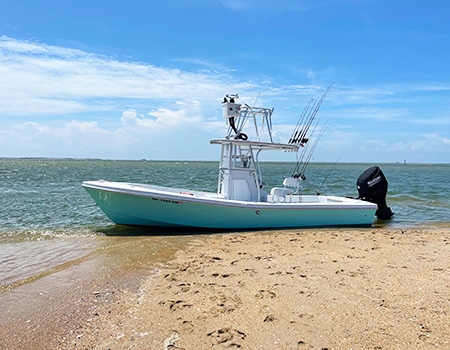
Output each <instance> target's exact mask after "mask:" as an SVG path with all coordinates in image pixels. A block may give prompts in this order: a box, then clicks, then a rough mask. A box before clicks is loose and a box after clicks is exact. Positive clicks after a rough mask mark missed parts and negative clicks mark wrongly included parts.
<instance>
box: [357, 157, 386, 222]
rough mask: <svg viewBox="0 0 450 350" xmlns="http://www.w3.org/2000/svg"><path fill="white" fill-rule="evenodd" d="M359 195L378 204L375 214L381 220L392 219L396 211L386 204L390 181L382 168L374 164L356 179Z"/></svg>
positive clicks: (360, 197)
mask: <svg viewBox="0 0 450 350" xmlns="http://www.w3.org/2000/svg"><path fill="white" fill-rule="evenodd" d="M356 186H357V188H358V193H359V197H358V199H362V200H365V201H368V202H371V203H375V204H376V205H378V209H377V211H376V212H375V215H376V216H377V218H378V219H380V220H388V219H390V218H391V217H392V216H393V215H394V213H393V212H392V210H391V208H389V207H388V206H387V204H386V194H387V190H388V182H387V180H386V177H385V176H384V174H383V172H382V171H381V169H380V168H379V167H377V166H373V167H371V168H369V169H367V170H366V171H364V172H363V173H362V174H361V175H360V176H359V178H358V180H357V181H356Z"/></svg>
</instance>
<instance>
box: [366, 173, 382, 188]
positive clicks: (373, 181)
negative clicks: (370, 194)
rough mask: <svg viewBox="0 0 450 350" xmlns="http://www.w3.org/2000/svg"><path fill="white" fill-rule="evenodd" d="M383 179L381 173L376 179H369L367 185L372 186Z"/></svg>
mask: <svg viewBox="0 0 450 350" xmlns="http://www.w3.org/2000/svg"><path fill="white" fill-rule="evenodd" d="M380 181H381V175H378V176H377V177H376V178H375V179H372V180H370V181H367V186H369V187H372V186H374V185H376V184H377V183H379V182H380Z"/></svg>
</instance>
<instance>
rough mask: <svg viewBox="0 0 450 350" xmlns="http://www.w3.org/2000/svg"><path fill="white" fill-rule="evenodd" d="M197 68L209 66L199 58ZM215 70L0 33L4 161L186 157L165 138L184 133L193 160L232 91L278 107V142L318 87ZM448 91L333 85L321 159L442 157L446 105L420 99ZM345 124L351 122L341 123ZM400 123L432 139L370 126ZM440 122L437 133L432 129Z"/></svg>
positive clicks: (216, 130)
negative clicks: (353, 153) (401, 137)
mask: <svg viewBox="0 0 450 350" xmlns="http://www.w3.org/2000/svg"><path fill="white" fill-rule="evenodd" d="M178 60H179V61H182V60H183V59H178ZM194 63H197V64H200V65H202V64H204V65H206V64H208V65H210V66H213V65H214V64H212V63H207V62H202V61H201V60H199V61H196V62H194ZM215 68H217V69H216V70H215V71H204V70H199V71H194V72H192V71H184V70H180V69H174V68H166V67H157V66H154V65H151V64H147V63H141V62H133V61H120V60H118V59H113V58H111V57H106V56H102V55H97V54H92V53H87V52H84V51H81V50H74V49H70V48H64V47H56V46H50V45H46V44H42V43H37V42H31V41H21V40H15V39H12V38H8V37H0V77H1V78H2V79H0V150H2V151H3V152H4V153H3V154H0V156H30V155H36V156H37V155H39V156H46V155H50V156H61V157H66V156H74V157H78V156H92V157H110V158H116V157H121V156H122V157H124V158H136V157H142V156H144V157H146V156H145V155H147V153H144V151H143V150H145V152H150V153H151V150H156V149H157V148H165V147H166V148H165V151H166V153H164V154H162V153H159V154H158V156H152V157H154V158H155V159H164V158H165V157H168V158H171V159H182V158H184V157H181V156H180V157H178V155H179V154H180V152H183V151H184V149H183V150H182V149H180V144H178V146H177V149H174V150H173V154H170V153H168V152H169V151H168V150H167V149H168V148H167V147H168V145H169V143H170V142H171V141H170V140H177V142H178V140H179V139H180V137H181V138H184V140H185V142H186V143H190V144H192V145H193V146H192V147H194V145H197V143H198V145H197V146H195V147H197V151H199V152H200V153H198V157H197V159H201V158H202V154H205V153H203V152H207V151H204V149H203V148H204V146H205V145H207V142H208V139H209V138H211V137H220V136H223V134H224V133H225V131H226V126H225V122H224V120H223V118H222V117H221V109H220V102H221V97H222V96H223V95H224V94H226V93H230V92H238V93H239V95H240V96H241V100H240V102H242V103H243V102H247V103H248V104H249V105H253V103H254V101H255V99H256V97H257V96H258V95H259V93H261V95H260V97H259V99H258V103H257V106H266V107H275V108H276V110H275V114H274V119H273V124H274V126H275V128H274V140H275V141H277V142H279V141H283V140H286V139H288V138H289V136H290V134H291V131H292V129H293V127H294V125H295V123H296V122H297V118H298V117H299V115H300V113H301V111H302V110H303V107H304V105H305V104H306V103H307V101H308V100H309V99H310V97H312V96H317V95H320V94H321V92H322V91H323V89H324V87H323V86H321V87H319V86H316V85H315V84H313V83H312V82H311V81H313V80H314V79H316V78H315V77H316V76H317V75H320V73H321V72H316V71H314V70H310V69H308V68H299V69H300V71H301V72H302V74H303V75H306V76H307V77H308V79H310V80H306V82H304V83H303V81H302V83H303V84H300V83H299V84H284V85H281V84H277V83H276V82H273V81H269V80H268V79H267V78H265V80H257V79H254V80H251V81H249V82H246V81H243V80H242V79H241V78H240V76H238V75H233V74H234V73H233V71H232V70H230V69H225V68H223V70H221V67H220V65H216V66H215ZM331 75H332V74H331ZM449 90H450V89H449V87H448V84H445V83H441V84H433V83H427V84H422V85H420V84H411V85H409V86H408V85H406V84H392V85H386V86H369V87H357V86H356V87H355V86H343V85H339V84H337V85H336V86H335V87H334V88H333V89H332V91H331V92H330V94H329V95H328V96H327V99H326V101H325V103H324V105H323V106H322V108H321V111H320V112H319V115H318V117H319V118H322V117H328V116H329V117H330V118H331V124H339V123H341V125H338V127H336V128H335V129H333V132H331V131H330V132H328V131H327V133H326V135H325V136H324V137H323V138H322V140H321V142H320V145H319V147H318V153H319V154H320V152H323V154H327V152H328V154H333V156H332V159H331V160H333V159H335V156H334V153H336V152H338V151H339V153H342V150H345V149H346V148H350V149H352V150H357V149H360V150H361V153H362V154H365V153H367V150H369V149H371V148H373V145H384V147H386V149H390V150H392V151H393V152H397V154H400V153H401V152H410V151H411V150H421V149H422V150H423V149H427V150H429V152H434V153H436V154H438V153H439V154H443V152H442V151H441V149H444V150H446V151H447V152H448V151H449V150H448V142H449V141H448V138H446V137H442V136H440V135H439V134H440V133H442V134H443V135H445V136H446V135H447V133H446V130H444V129H443V128H442V127H445V126H448V124H449V120H450V118H448V117H447V110H448V108H446V106H445V104H444V105H442V106H441V104H439V105H438V107H435V105H436V103H433V101H434V100H432V99H430V100H426V101H425V102H426V103H429V105H433V108H434V109H433V108H431V109H427V108H423V107H422V109H420V107H421V106H419V105H422V103H423V101H424V97H423V95H424V94H425V95H427V96H431V95H433V94H434V93H437V94H440V97H439V100H440V101H444V103H445V99H442V98H441V97H442V95H443V94H444V93H446V92H447V91H449ZM411 91H412V92H413V93H412V94H411V93H410V92H411ZM439 107H440V110H439V109H437V108H439ZM413 108H416V109H413ZM424 111H425V113H426V114H425V113H424ZM106 112H107V113H106ZM81 113H84V114H81ZM106 114H107V116H106ZM423 115H426V117H423ZM23 116H26V117H27V118H26V119H25V118H24V117H23ZM44 118H45V119H44ZM344 119H346V122H347V123H348V125H347V126H344V125H342V123H343V120H344ZM16 120H17V121H16ZM360 121H364V122H365V125H370V133H369V132H368V129H367V128H366V129H363V128H358V125H360V124H358V123H359V122H360ZM398 121H401V122H402V123H408V124H409V125H408V126H409V127H411V128H412V126H411V125H413V124H421V125H424V126H427V130H426V131H428V132H430V134H429V135H428V136H421V137H417V135H418V132H416V133H415V134H414V135H413V136H410V137H411V139H414V140H418V141H411V142H407V141H403V143H399V142H397V140H398V139H396V140H395V142H394V141H391V140H390V139H389V136H386V135H383V134H382V133H380V132H378V133H376V134H375V133H374V131H375V130H374V129H375V128H374V127H373V126H374V125H377V126H378V127H381V126H382V127H383V128H385V129H386V128H389V126H390V125H392V124H395V123H392V124H390V123H391V122H398ZM398 124H399V123H397V125H398ZM437 126H442V127H441V128H440V129H439V130H437V131H436V127H437ZM346 127H347V128H346ZM433 127H434V129H433ZM345 128H346V129H345ZM344 129H345V130H344ZM389 131H390V132H391V134H393V133H395V132H396V131H395V130H389ZM419 132H420V133H423V132H425V130H420V131H419ZM339 133H340V134H339ZM192 135H195V138H194V137H193V136H192ZM372 138H373V139H372ZM330 139H331V141H329V140H330ZM375 139H377V140H375ZM371 141H373V142H372V143H371ZM11 145H14V146H11ZM189 147H191V146H189ZM360 147H362V148H360ZM364 147H365V149H364ZM139 152H141V153H139ZM380 152H381V151H380ZM399 157H400V158H401V156H399ZM146 158H147V157H146ZM149 158H150V157H149ZM407 158H410V157H407Z"/></svg>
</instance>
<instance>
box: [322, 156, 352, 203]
mask: <svg viewBox="0 0 450 350" xmlns="http://www.w3.org/2000/svg"><path fill="white" fill-rule="evenodd" d="M345 153H347V151H344V153H342V154H341V155H340V156H339V158H338V159H337V160H336V162H334V164H333V166H332V168H331V169H330V171H329V172H328V174H327V176H325V180H323V182H322V184H321V185H320V187H319V189H318V190H317V191H316V194H317V195H318V196H320V190H321V189H322V186H323V185H324V184H325V182H326V181H327V180H328V176H330V174H331V172H332V171H333V169H334V168H335V166H336V164H337V163H338V162H339V160H340V159H341V158H342V156H343V155H344V154H345Z"/></svg>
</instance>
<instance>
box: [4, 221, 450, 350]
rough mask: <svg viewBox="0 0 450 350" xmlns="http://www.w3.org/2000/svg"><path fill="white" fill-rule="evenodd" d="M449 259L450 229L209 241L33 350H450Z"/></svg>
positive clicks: (104, 294) (97, 297) (98, 304)
mask: <svg viewBox="0 0 450 350" xmlns="http://www.w3.org/2000/svg"><path fill="white" fill-rule="evenodd" d="M449 257H450V230H448V229H440V230H428V229H421V230H412V229H382V228H369V229H316V230H313V229H310V230H286V231H264V232H245V233H226V234H220V235H219V234H216V235H210V236H208V237H207V238H206V239H205V238H202V239H197V240H193V241H192V242H191V243H190V244H189V245H188V246H187V247H186V248H185V249H181V250H179V251H177V253H176V255H175V257H174V258H172V259H170V261H167V262H162V263H156V264H154V265H153V267H152V269H151V271H150V272H149V271H147V274H146V278H145V279H142V280H141V282H140V285H139V286H138V287H137V288H133V289H127V288H116V289H115V290H114V293H111V290H106V289H101V288H100V287H99V289H98V290H95V291H92V290H88V289H86V295H85V298H86V301H87V302H88V306H90V307H86V308H85V310H84V312H83V314H82V315H81V313H78V314H74V317H76V318H77V319H75V320H74V319H72V320H71V323H70V324H71V327H69V328H67V329H65V330H64V332H63V333H61V332H59V334H57V333H55V335H54V339H51V340H50V342H49V339H46V340H45V341H46V343H45V344H43V343H42V341H41V342H40V343H39V342H38V343H37V344H40V346H41V348H48V349H51V348H60V349H185V350H188V349H233V348H240V349H428V348H430V349H431V348H433V349H434V348H441V349H448V348H450V315H449V313H450V260H449ZM94 305H95V307H92V306H94ZM68 318H70V317H68ZM40 331H41V332H43V333H45V332H47V330H46V329H43V328H42V327H41V330H40ZM9 336H10V337H11V336H12V334H9ZM47 338H48V337H47ZM8 344H9V346H10V347H9V348H11V349H12V348H17V349H18V348H20V346H17V347H14V346H13V345H11V344H12V343H11V342H10V343H8ZM16 345H17V344H16ZM46 345H47V346H48V347H46ZM38 348H39V346H38Z"/></svg>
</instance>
